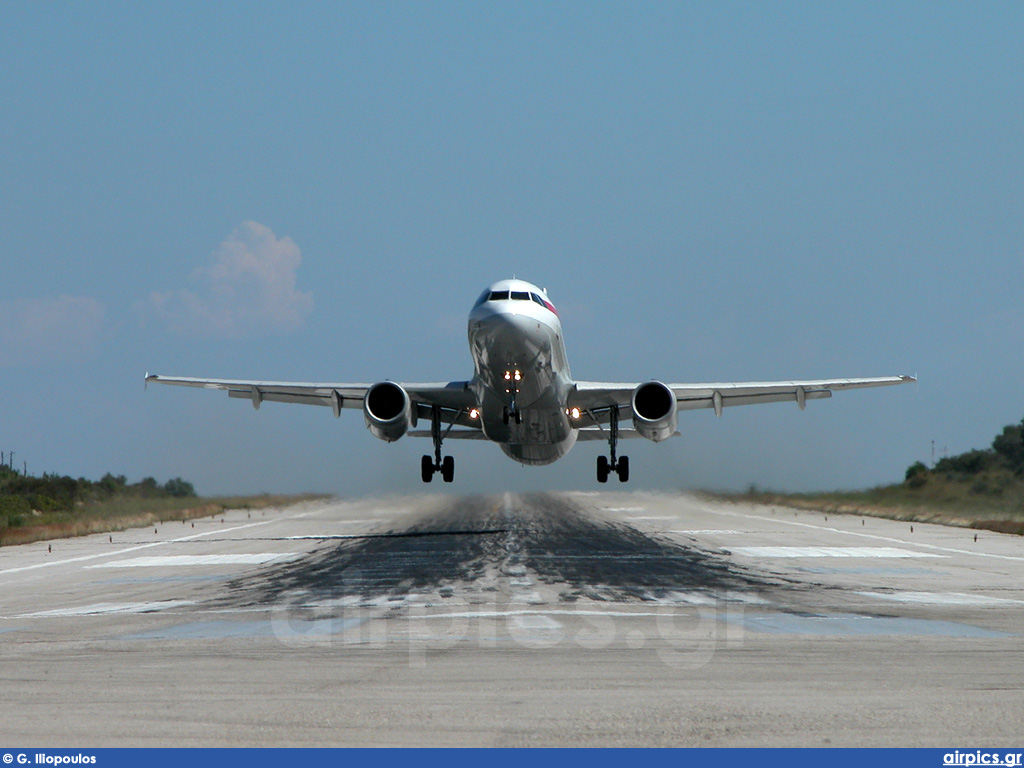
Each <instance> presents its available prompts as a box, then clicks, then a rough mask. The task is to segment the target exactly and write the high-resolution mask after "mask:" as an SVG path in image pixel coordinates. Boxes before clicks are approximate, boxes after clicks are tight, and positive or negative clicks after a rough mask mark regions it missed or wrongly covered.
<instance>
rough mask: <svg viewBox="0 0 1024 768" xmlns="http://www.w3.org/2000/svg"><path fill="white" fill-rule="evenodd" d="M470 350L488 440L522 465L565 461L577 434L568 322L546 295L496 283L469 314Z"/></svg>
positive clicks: (522, 283)
mask: <svg viewBox="0 0 1024 768" xmlns="http://www.w3.org/2000/svg"><path fill="white" fill-rule="evenodd" d="M506 296H507V298H505V297H506ZM469 349H470V354H471V355H472V356H473V365H474V368H475V373H474V376H473V380H472V381H471V382H470V387H471V388H472V389H473V391H474V393H475V395H476V399H477V402H478V403H479V404H480V408H479V415H478V418H479V419H480V426H481V427H482V429H483V432H484V434H485V435H486V436H487V438H488V439H489V440H492V441H494V442H496V443H498V444H499V445H500V446H501V449H502V450H503V451H504V452H505V453H506V454H507V455H508V456H510V457H511V458H513V459H515V460H516V461H519V462H522V463H523V464H550V463H551V462H553V461H556V460H557V459H559V458H561V457H562V456H564V455H565V454H566V452H568V451H569V449H570V448H572V446H573V445H574V444H575V443H576V435H577V429H576V428H575V427H574V426H573V425H572V423H571V421H570V418H569V415H568V414H567V413H566V400H567V397H568V394H569V392H570V391H571V389H572V387H573V382H572V378H571V376H570V374H569V364H568V362H567V361H566V357H565V345H564V343H563V340H562V324H561V322H559V319H558V315H557V314H556V313H555V311H554V307H553V306H552V305H551V303H550V301H548V299H547V295H546V294H545V293H544V291H543V290H541V289H540V288H538V287H537V286H535V285H532V284H530V283H527V282H525V281H523V280H502V281H500V282H498V283H495V284H494V285H492V286H491V287H490V288H489V289H488V290H487V291H485V292H484V295H483V296H481V297H480V300H478V301H477V304H476V306H475V307H473V310H472V312H470V315H469ZM517 416H518V418H516V417H517Z"/></svg>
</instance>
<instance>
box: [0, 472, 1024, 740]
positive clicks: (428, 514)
mask: <svg viewBox="0 0 1024 768" xmlns="http://www.w3.org/2000/svg"><path fill="white" fill-rule="evenodd" d="M253 517H254V518H255V519H252V520H249V519H248V518H247V515H246V513H245V512H237V513H228V514H226V515H225V516H224V521H223V522H221V518H220V517H218V518H217V519H207V520H203V521H197V522H196V528H195V529H192V528H191V527H189V528H188V529H187V531H188V532H187V534H186V529H185V528H176V527H175V526H174V525H173V524H167V525H163V526H161V527H160V528H159V530H158V532H157V533H154V532H153V529H146V530H137V531H126V532H123V533H120V534H114V536H113V542H111V541H109V540H108V536H107V534H103V535H97V536H90V537H83V538H80V539H72V540H60V541H57V542H51V544H52V552H48V551H47V546H48V545H47V543H42V544H33V545H24V546H18V547H5V548H3V549H0V585H2V590H0V680H2V690H3V694H4V704H5V706H4V707H2V708H0V734H3V736H4V737H5V738H6V740H7V741H8V742H9V743H12V744H15V743H17V744H24V745H31V746H39V747H44V746H54V747H57V746H60V747H88V746H92V747H101V746H247V745H253V746H256V745H266V746H367V745H394V746H448V745H463V746H488V745H493V746H526V745H533V746H549V745H550V746H716V745H721V746H766V745H778V746H827V745H832V746H935V747H938V746H949V745H951V744H959V745H971V744H975V745H977V744H984V745H985V746H986V747H988V746H992V747H1014V746H1019V741H1020V727H1019V724H1020V723H1021V722H1024V695H1022V692H1024V610H1022V609H1024V539H1021V538H1020V537H1017V536H1009V535H1004V534H996V533H988V532H984V533H982V534H980V535H979V536H978V540H977V541H976V542H975V541H974V540H973V536H974V533H975V531H970V532H968V531H966V530H964V529H956V528H945V527H941V526H933V525H923V524H918V523H915V524H914V531H913V532H911V531H910V526H909V524H907V523H901V522H894V521H888V520H877V519H871V518H866V519H863V520H862V518H860V517H855V516H846V515H835V514H831V515H829V516H828V519H827V520H826V519H825V516H824V515H822V514H818V513H813V512H805V511H795V510H791V509H785V508H774V507H759V506H752V505H745V504H729V503H720V502H711V501H707V500H703V499H698V498H696V497H692V496H686V495H675V494H665V495H662V494H651V493H626V492H608V493H577V494H574V493H566V494H534V495H512V494H506V495H504V496H498V497H443V496H429V495H423V496H415V497H406V498H400V499H394V498H389V499H386V500H385V499H360V500H354V501H333V502H315V503H307V504H303V505H299V506H296V507H290V508H285V509H276V510H267V511H266V512H262V513H260V515H259V516H257V515H256V514H255V513H254V514H253Z"/></svg>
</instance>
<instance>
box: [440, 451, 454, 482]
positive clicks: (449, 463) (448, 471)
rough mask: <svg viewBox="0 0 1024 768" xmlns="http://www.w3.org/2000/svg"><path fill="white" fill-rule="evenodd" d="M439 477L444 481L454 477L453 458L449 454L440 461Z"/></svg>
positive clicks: (449, 480)
mask: <svg viewBox="0 0 1024 768" xmlns="http://www.w3.org/2000/svg"><path fill="white" fill-rule="evenodd" d="M441 479H442V480H444V481H445V482H446V483H450V482H451V481H452V480H454V479H455V459H453V458H452V457H451V456H445V457H444V461H442V462H441Z"/></svg>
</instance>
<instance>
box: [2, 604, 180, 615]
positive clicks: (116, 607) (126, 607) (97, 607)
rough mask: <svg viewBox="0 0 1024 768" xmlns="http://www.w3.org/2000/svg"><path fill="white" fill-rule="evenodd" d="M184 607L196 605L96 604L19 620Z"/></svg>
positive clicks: (143, 611) (39, 613)
mask: <svg viewBox="0 0 1024 768" xmlns="http://www.w3.org/2000/svg"><path fill="white" fill-rule="evenodd" d="M183 605H195V603H194V602H193V601H191V600H161V601H158V602H155V603H94V604H92V605H80V606H78V607H76V608H58V609H56V610H53V611H36V612H35V613H23V614H21V615H20V616H19V617H18V618H19V619H30V618H38V617H41V616H93V615H96V614H101V613H152V612H155V611H166V610H167V609H168V608H180V607H181V606H183Z"/></svg>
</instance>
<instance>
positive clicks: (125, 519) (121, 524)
mask: <svg viewBox="0 0 1024 768" xmlns="http://www.w3.org/2000/svg"><path fill="white" fill-rule="evenodd" d="M324 498H328V496H326V495H324V494H300V495H292V496H283V495H273V494H262V495H260V496H218V497H213V498H198V497H195V496H191V497H187V498H156V499H140V498H114V499H108V500H106V501H97V502H87V503H84V504H78V505H76V507H75V509H74V510H73V511H70V512H46V513H33V515H32V516H31V517H29V518H27V519H25V520H24V521H23V522H21V523H20V524H19V525H15V526H11V525H0V546H9V545H12V544H30V543H32V542H36V541H46V540H48V539H65V538H70V537H73V536H86V535H88V534H90V533H113V532H115V531H124V530H127V529H129V528H142V527H145V526H150V525H156V524H158V523H164V522H167V521H170V520H173V521H179V520H195V519H197V518H202V517H211V516H213V515H218V514H221V513H223V512H225V511H227V510H229V509H266V508H268V507H281V506H288V505H291V504H297V503H299V502H302V501H313V500H316V499H324Z"/></svg>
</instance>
